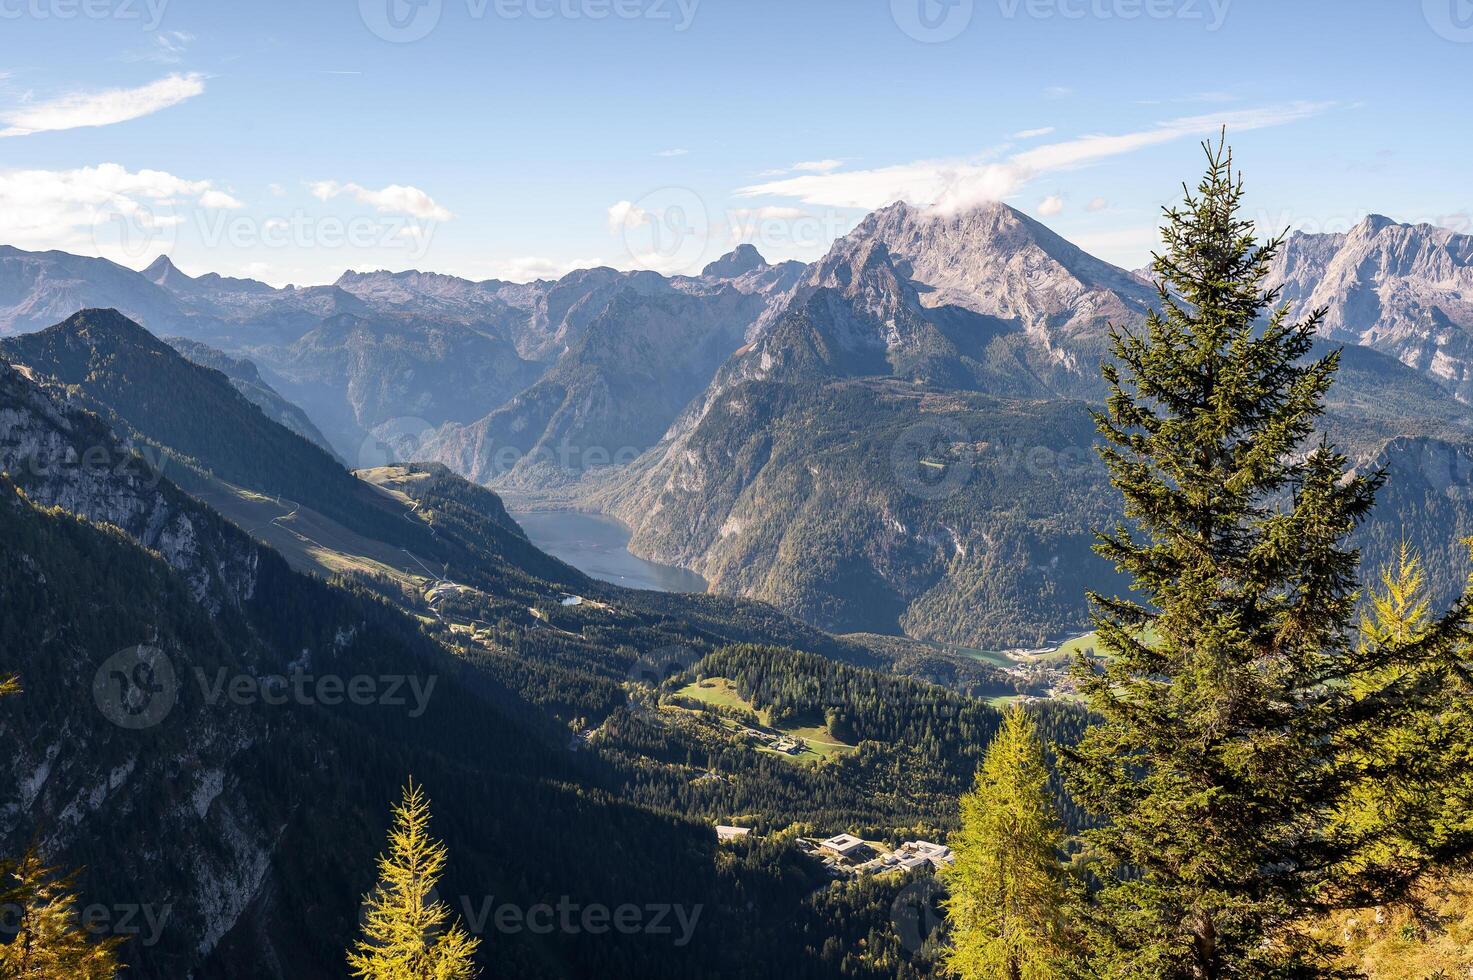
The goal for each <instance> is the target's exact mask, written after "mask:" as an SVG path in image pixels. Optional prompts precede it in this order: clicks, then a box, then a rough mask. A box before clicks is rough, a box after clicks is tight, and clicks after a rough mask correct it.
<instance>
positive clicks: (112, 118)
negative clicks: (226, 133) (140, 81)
mask: <svg viewBox="0 0 1473 980" xmlns="http://www.w3.org/2000/svg"><path fill="white" fill-rule="evenodd" d="M204 90H205V76H204V75H201V74H198V73H190V74H187V75H178V74H176V75H169V76H168V77H166V78H161V79H159V80H158V81H156V82H150V83H148V84H147V85H141V86H139V87H138V88H114V89H104V90H102V91H97V92H76V93H73V94H71V95H64V96H62V97H60V98H56V99H50V100H48V101H45V102H37V103H33V104H30V105H21V106H17V107H14V108H10V109H3V110H0V122H3V123H4V124H5V127H6V128H4V129H0V137H12V136H29V135H31V134H33V133H49V132H56V131H58V130H64V129H82V128H85V127H90V126H111V125H113V124H115V123H121V122H128V121H129V120H131V119H138V118H141V117H143V116H148V115H152V114H153V113H155V112H159V111H161V110H163V109H167V108H169V107H170V106H175V105H178V104H179V103H181V102H183V101H185V100H186V99H192V98H194V97H195V96H196V95H199V94H201V93H202V92H204Z"/></svg>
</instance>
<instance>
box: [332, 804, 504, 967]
mask: <svg viewBox="0 0 1473 980" xmlns="http://www.w3.org/2000/svg"><path fill="white" fill-rule="evenodd" d="M429 823H430V804H429V800H427V799H426V798H425V795H424V791H423V789H421V788H420V787H419V786H416V785H415V784H414V780H413V779H411V780H410V781H409V784H408V786H406V787H405V789H404V796H403V800H402V801H401V802H400V803H399V805H398V806H396V807H395V808H394V823H393V826H392V827H391V828H390V829H389V849H388V851H387V852H385V853H384V854H382V855H380V857H379V861H378V866H379V881H378V884H377V885H376V886H375V887H374V890H373V892H372V894H370V895H368V896H367V897H366V898H365V899H364V903H365V912H364V921H363V935H362V936H361V937H360V938H359V939H358V940H357V941H356V942H355V943H354V944H353V949H352V950H350V951H349V953H348V966H349V967H350V969H351V971H352V975H353V976H355V977H363V978H365V980H467V978H470V977H475V976H477V975H478V974H479V972H480V971H479V970H477V969H476V967H475V965H474V959H475V955H476V949H477V948H478V947H479V946H480V940H479V939H476V938H474V937H472V936H470V935H469V934H468V933H467V932H466V931H465V929H464V928H462V926H461V924H460V922H459V921H458V920H457V921H454V922H451V913H450V909H449V908H448V907H447V906H446V905H445V904H444V903H443V902H441V901H439V900H438V899H437V898H436V897H435V895H434V888H435V885H436V883H437V882H438V881H439V880H440V876H441V874H442V873H443V872H444V870H445V861H446V849H445V845H444V844H442V843H441V842H439V841H437V840H435V839H433V838H432V837H430V835H429Z"/></svg>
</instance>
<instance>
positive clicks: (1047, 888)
mask: <svg viewBox="0 0 1473 980" xmlns="http://www.w3.org/2000/svg"><path fill="white" fill-rule="evenodd" d="M961 824H962V825H961V830H960V831H958V832H957V833H955V834H953V835H952V836H951V846H952V849H953V850H954V851H955V852H956V863H955V864H953V865H951V866H949V867H947V868H944V869H943V870H942V872H941V877H942V879H943V880H944V881H945V882H946V884H947V886H948V889H949V891H950V896H949V898H948V899H947V902H946V908H947V919H948V921H949V922H950V925H951V945H950V947H949V948H948V949H947V951H946V953H945V962H946V966H947V968H948V969H949V971H950V972H951V973H953V974H955V975H956V976H958V977H961V978H963V980H1053V978H1054V977H1057V976H1059V974H1060V970H1061V969H1062V966H1063V964H1064V961H1065V958H1066V955H1065V950H1066V944H1065V936H1064V931H1063V927H1062V923H1063V917H1064V911H1065V899H1066V897H1067V895H1068V889H1067V888H1066V885H1065V877H1064V870H1063V867H1062V866H1061V864H1060V863H1059V849H1060V848H1061V847H1062V846H1063V842H1064V841H1063V837H1064V835H1063V830H1062V828H1061V827H1060V825H1059V820H1058V816H1057V814H1056V813H1055V810H1054V803H1053V797H1052V795H1051V794H1050V793H1049V786H1048V764H1047V762H1046V760H1045V758H1044V753H1043V745H1042V744H1041V743H1040V742H1039V740H1038V737H1037V735H1036V734H1035V732H1034V728H1033V723H1032V721H1031V720H1029V718H1028V715H1027V713H1026V712H1024V711H1023V709H1022V708H1019V707H1016V706H1015V707H1013V708H1012V709H1011V710H1009V711H1008V713H1007V716H1006V717H1005V718H1004V719H1003V723H1002V727H1001V728H1000V729H999V730H998V733H997V737H996V738H994V739H993V741H992V744H991V746H989V747H988V750H987V755H986V757H985V758H984V759H983V761H982V765H981V766H980V767H979V768H978V770H977V780H976V785H975V786H974V787H973V789H972V791H971V792H969V793H967V794H966V795H965V796H963V797H962V800H961Z"/></svg>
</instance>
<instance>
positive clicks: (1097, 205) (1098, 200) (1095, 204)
mask: <svg viewBox="0 0 1473 980" xmlns="http://www.w3.org/2000/svg"><path fill="white" fill-rule="evenodd" d="M1109 206H1110V202H1109V201H1107V200H1105V199H1104V198H1103V197H1094V198H1090V201H1089V203H1088V204H1086V205H1085V206H1084V210H1086V211H1103V210H1105V209H1106V208H1108V207H1109Z"/></svg>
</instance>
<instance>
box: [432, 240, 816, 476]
mask: <svg viewBox="0 0 1473 980" xmlns="http://www.w3.org/2000/svg"><path fill="white" fill-rule="evenodd" d="M713 266H714V267H716V271H714V272H712V271H710V270H709V269H708V272H707V274H705V275H703V276H701V277H698V278H689V277H686V278H676V279H670V280H666V279H662V278H660V277H654V278H651V275H652V274H642V275H640V276H637V277H634V278H631V279H629V280H627V281H626V287H625V288H623V289H621V290H620V291H618V292H615V293H614V294H613V295H612V296H610V297H608V298H607V299H606V300H605V299H603V298H602V297H600V299H599V302H602V303H603V306H602V308H601V309H600V310H599V312H598V313H597V315H595V316H594V317H593V318H592V319H590V320H589V321H588V322H587V323H586V324H581V325H579V326H577V328H576V330H575V329H574V327H573V324H574V323H575V322H576V320H575V318H572V317H571V311H570V314H569V315H567V316H564V318H563V323H564V326H563V327H561V328H560V334H561V336H563V337H564V338H571V342H570V346H569V347H568V349H567V350H566V352H564V353H563V354H562V355H561V356H560V357H559V358H558V359H557V361H556V363H555V364H554V365H553V366H552V367H551V368H550V369H549V370H548V371H547V373H546V374H545V375H544V376H543V377H542V378H541V379H540V380H538V381H537V382H536V383H535V384H532V385H531V386H530V387H528V388H527V389H526V390H525V391H522V392H520V393H519V394H517V395H516V396H515V397H514V398H511V400H510V401H508V402H507V403H506V404H505V405H503V406H502V407H500V408H498V409H496V410H495V411H494V412H492V413H490V414H489V415H487V416H486V417H485V418H483V419H481V420H479V421H477V422H475V423H473V424H471V425H464V426H462V425H447V426H444V427H443V428H441V429H440V431H438V432H437V433H435V434H434V435H433V436H432V437H431V438H430V439H429V440H427V441H426V442H425V443H424V445H422V446H421V447H420V448H419V453H420V456H419V458H421V459H430V460H435V461H439V462H443V463H445V464H446V465H448V466H450V467H451V468H452V469H454V470H456V472H459V473H461V474H464V475H466V476H467V477H469V478H471V479H473V480H476V481H478V482H487V483H489V482H493V481H497V482H498V483H499V485H502V486H512V487H522V488H526V489H545V488H546V487H547V486H549V485H556V484H559V483H566V482H568V481H570V480H575V479H577V478H578V477H580V476H581V475H582V474H584V473H585V472H587V471H589V470H594V469H598V468H601V467H608V466H610V465H614V464H621V465H622V464H625V463H628V462H630V461H632V460H633V459H634V457H635V456H637V455H638V454H639V453H640V452H642V451H643V450H645V449H647V448H648V447H650V446H651V445H653V444H654V443H655V442H656V441H657V440H658V439H659V438H660V436H661V435H662V434H663V433H664V432H665V430H666V429H667V428H668V427H669V425H670V424H671V422H672V421H674V419H675V418H676V416H677V415H678V414H679V413H680V412H681V410H682V409H684V408H685V407H686V405H687V404H688V403H689V402H690V400H691V399H692V398H694V397H695V396H696V395H697V394H699V393H700V392H701V391H702V390H703V389H704V388H705V387H706V386H707V384H708V383H709V382H710V379H711V376H712V374H713V373H714V372H715V371H716V368H717V366H718V365H720V364H721V363H722V362H723V361H725V360H726V359H727V357H728V356H730V354H731V353H732V351H734V350H736V349H737V348H739V347H740V346H741V345H742V344H743V342H744V340H745V339H746V337H747V336H748V334H749V333H750V332H751V330H752V328H753V325H754V324H755V323H757V321H758V320H759V319H760V318H761V317H762V316H763V315H764V314H765V313H766V312H767V310H768V309H769V307H770V304H771V303H772V302H774V301H775V298H776V297H778V296H780V295H781V294H782V293H783V292H784V291H785V290H786V289H787V288H790V286H791V284H792V281H793V279H794V277H795V276H796V274H797V269H795V268H793V266H794V264H792V263H785V264H783V265H778V266H770V265H768V264H766V263H765V262H764V261H762V258H761V256H760V255H758V254H757V252H756V250H755V249H750V247H749V249H748V250H747V251H742V250H738V251H737V252H733V253H732V254H731V255H729V256H727V257H726V258H724V259H722V260H720V261H719V262H716V263H713ZM590 298H591V297H590Z"/></svg>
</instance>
